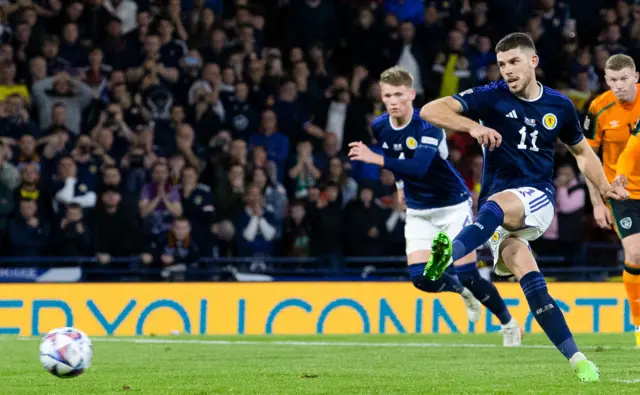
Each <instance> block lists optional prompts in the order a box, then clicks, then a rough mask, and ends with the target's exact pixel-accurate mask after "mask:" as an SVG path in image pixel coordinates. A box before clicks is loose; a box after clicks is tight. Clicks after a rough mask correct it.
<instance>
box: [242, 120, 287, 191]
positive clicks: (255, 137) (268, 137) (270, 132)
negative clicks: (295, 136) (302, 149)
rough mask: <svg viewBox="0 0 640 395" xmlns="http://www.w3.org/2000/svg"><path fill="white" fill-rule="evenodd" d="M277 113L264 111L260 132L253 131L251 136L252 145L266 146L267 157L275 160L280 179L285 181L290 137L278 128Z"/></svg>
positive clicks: (250, 143)
mask: <svg viewBox="0 0 640 395" xmlns="http://www.w3.org/2000/svg"><path fill="white" fill-rule="evenodd" d="M277 125H278V123H277V119H276V114H275V113H274V112H273V111H271V110H265V111H264V112H263V113H262V122H261V126H260V132H259V133H253V134H252V135H251V137H250V138H249V145H250V146H252V147H257V146H260V147H264V149H265V151H266V152H267V159H269V160H272V161H274V162H275V164H276V166H277V167H278V180H279V181H280V182H282V181H284V170H285V165H286V162H287V156H288V155H289V138H288V137H287V136H286V135H284V134H282V133H280V132H279V131H278V129H277V127H278V126H277Z"/></svg>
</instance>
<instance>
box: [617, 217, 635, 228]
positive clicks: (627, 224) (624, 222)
mask: <svg viewBox="0 0 640 395" xmlns="http://www.w3.org/2000/svg"><path fill="white" fill-rule="evenodd" d="M631 225H633V221H632V220H631V218H629V217H626V218H622V219H621V220H620V227H621V228H622V229H631Z"/></svg>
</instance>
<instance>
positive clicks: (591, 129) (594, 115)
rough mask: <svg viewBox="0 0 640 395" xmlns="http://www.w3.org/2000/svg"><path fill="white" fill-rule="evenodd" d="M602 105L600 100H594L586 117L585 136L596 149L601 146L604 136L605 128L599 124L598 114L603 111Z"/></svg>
mask: <svg viewBox="0 0 640 395" xmlns="http://www.w3.org/2000/svg"><path fill="white" fill-rule="evenodd" d="M600 107H601V106H600V102H599V101H598V100H594V101H592V102H591V104H590V105H589V110H588V111H587V115H586V116H585V118H584V136H585V137H586V138H587V142H588V143H589V145H590V146H591V148H593V149H595V150H597V149H599V148H600V145H601V144H602V136H603V130H602V128H600V127H599V126H598V125H599V123H598V116H599V115H600V114H602V112H603V109H601V108H600ZM605 109H606V108H605Z"/></svg>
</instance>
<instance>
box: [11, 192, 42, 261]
mask: <svg viewBox="0 0 640 395" xmlns="http://www.w3.org/2000/svg"><path fill="white" fill-rule="evenodd" d="M49 234H50V228H49V224H48V223H47V222H45V221H44V220H43V219H42V218H41V217H40V216H39V215H38V205H37V204H36V202H35V201H34V200H21V201H20V203H19V213H18V214H17V215H16V216H15V217H14V218H13V219H11V221H10V223H9V241H10V243H11V255H13V256H26V257H37V256H42V255H44V253H45V252H46V249H47V247H49Z"/></svg>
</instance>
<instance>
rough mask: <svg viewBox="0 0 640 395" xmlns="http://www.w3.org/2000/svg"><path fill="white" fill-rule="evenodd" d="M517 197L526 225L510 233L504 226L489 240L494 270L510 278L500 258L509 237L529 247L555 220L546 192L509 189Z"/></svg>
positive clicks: (499, 274) (530, 189)
mask: <svg viewBox="0 0 640 395" xmlns="http://www.w3.org/2000/svg"><path fill="white" fill-rule="evenodd" d="M506 191H509V192H511V193H513V194H514V195H516V196H517V197H518V198H519V199H520V201H522V204H524V223H525V225H524V226H523V227H522V229H519V230H516V231H509V230H506V229H505V228H503V227H502V226H500V227H498V229H496V231H495V233H494V234H493V236H491V239H490V240H489V246H490V247H491V254H492V255H493V269H494V271H495V272H496V274H497V275H498V276H510V275H511V271H510V270H509V269H508V268H507V266H506V265H505V264H504V262H503V261H502V258H501V257H500V245H501V244H502V242H503V241H505V240H506V239H507V238H509V237H516V238H518V239H520V240H522V242H523V243H525V244H526V245H527V246H528V245H529V241H533V240H536V239H537V238H539V237H540V236H542V234H543V233H544V232H545V231H546V230H547V228H548V227H549V225H551V221H552V220H553V214H554V208H553V204H552V203H551V201H550V200H549V198H548V197H547V195H545V194H544V192H542V191H540V190H538V189H536V188H531V187H522V188H517V189H507V190H506Z"/></svg>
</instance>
